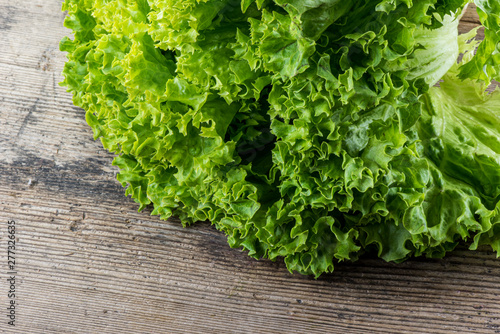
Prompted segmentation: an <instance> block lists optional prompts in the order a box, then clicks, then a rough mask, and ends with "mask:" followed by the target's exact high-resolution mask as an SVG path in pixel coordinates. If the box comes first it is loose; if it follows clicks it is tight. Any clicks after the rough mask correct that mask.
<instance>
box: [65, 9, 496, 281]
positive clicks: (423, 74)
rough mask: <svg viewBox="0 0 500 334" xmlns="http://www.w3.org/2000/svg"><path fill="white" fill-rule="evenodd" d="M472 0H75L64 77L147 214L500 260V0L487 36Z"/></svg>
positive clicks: (312, 268) (316, 251)
mask: <svg viewBox="0 0 500 334" xmlns="http://www.w3.org/2000/svg"><path fill="white" fill-rule="evenodd" d="M469 2H470V1H467V0H465V1H460V0H455V1H440V0H419V1H410V0H370V1H366V0H352V1H339V0H293V1H283V0H242V1H239V0H136V1H125V0H93V1H91V0H66V1H65V3H64V5H63V10H67V11H68V16H67V18H66V21H65V26H66V27H68V28H70V29H72V30H73V32H74V39H69V38H64V39H63V40H62V41H61V45H60V48H61V50H62V51H67V52H68V61H67V63H66V66H65V69H64V76H65V80H64V82H63V83H62V84H63V85H65V86H66V87H67V88H68V90H69V91H70V92H72V93H73V101H74V103H75V105H77V106H81V107H82V108H84V109H85V110H86V120H87V122H88V124H89V125H90V126H91V127H92V129H93V131H94V136H95V138H96V139H97V138H100V140H101V141H102V144H103V146H104V147H105V148H106V149H108V150H109V151H111V152H115V153H116V154H117V156H116V158H115V160H114V164H115V165H116V166H118V167H119V168H120V174H119V175H118V180H119V181H120V182H121V183H122V184H123V185H124V186H127V190H126V194H127V195H131V196H132V197H133V198H134V199H135V200H136V201H137V202H138V203H139V204H140V209H142V208H144V207H145V206H147V205H150V204H152V205H153V207H154V211H153V214H155V215H160V217H161V218H162V219H168V218H169V217H171V216H178V217H179V218H180V219H181V221H182V222H183V224H184V225H187V224H191V223H194V222H197V221H204V220H210V221H211V222H212V223H213V224H214V225H215V226H216V227H217V228H218V229H219V230H222V231H224V232H225V233H226V234H227V237H228V242H229V244H230V246H231V247H241V248H243V249H245V250H246V251H248V254H249V255H250V256H252V257H255V258H263V257H264V258H269V259H272V260H275V259H277V258H279V257H283V258H284V261H285V263H286V265H287V267H288V269H289V270H290V271H294V270H295V271H298V272H300V273H304V274H313V275H315V276H316V277H317V276H319V275H320V274H321V273H324V272H331V271H332V270H333V268H334V264H335V262H337V261H343V260H356V259H357V258H358V257H359V255H361V254H362V253H364V252H367V251H368V252H376V253H378V255H379V256H380V257H382V258H383V259H385V260H387V261H397V262H399V261H403V260H405V259H407V258H408V257H410V256H420V255H426V256H428V257H441V256H444V254H445V253H446V252H447V251H450V250H452V249H453V248H454V247H455V246H456V245H457V244H458V243H459V242H461V241H463V242H467V243H469V244H470V248H471V249H475V248H476V247H477V246H478V245H481V244H486V245H491V246H492V247H493V249H494V250H495V251H497V252H498V251H500V224H499V222H500V216H499V214H500V204H499V203H500V92H499V91H498V90H496V91H494V92H493V93H487V92H486V88H487V87H488V86H489V85H490V83H491V82H492V80H498V79H499V78H500V52H499V51H500V50H499V48H500V7H499V6H500V5H499V3H498V1H497V0H476V1H475V3H476V5H477V8H478V12H479V16H480V19H481V22H482V24H483V26H484V27H485V39H484V41H482V42H481V43H478V42H476V41H474V40H473V38H474V36H475V34H476V31H477V30H473V31H471V32H470V33H468V34H466V35H461V36H459V35H458V29H457V27H458V21H459V19H460V16H461V15H462V12H463V10H464V8H465V6H466V5H467V4H468V3H469ZM476 49H477V50H476ZM475 51H476V52H475ZM459 56H460V57H459ZM458 58H460V59H461V61H460V62H458V61H457V59H458ZM441 79H442V82H441V83H440V86H439V87H435V84H436V83H437V82H438V81H440V80H441Z"/></svg>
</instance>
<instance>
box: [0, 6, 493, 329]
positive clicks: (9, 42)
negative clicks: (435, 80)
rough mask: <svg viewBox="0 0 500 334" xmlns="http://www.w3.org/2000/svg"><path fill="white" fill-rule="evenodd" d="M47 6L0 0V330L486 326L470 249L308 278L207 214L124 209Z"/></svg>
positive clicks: (486, 283) (477, 261) (130, 205)
mask: <svg viewBox="0 0 500 334" xmlns="http://www.w3.org/2000/svg"><path fill="white" fill-rule="evenodd" d="M59 9H60V1H54V0H46V1H41V0H35V1H32V0H30V1H28V0H20V1H16V2H7V1H6V0H3V1H2V0H0V45H1V49H2V52H0V243H1V247H0V278H1V281H0V332H2V333H11V332H12V333H23V334H24V333H36V334H39V333H78V334H81V333H120V334H121V333H131V334H132V333H396V332H398V333H500V319H499V318H500V296H499V294H500V284H499V283H498V282H499V277H500V260H497V259H496V257H495V255H494V254H493V253H492V252H491V251H490V250H489V249H486V248H485V249H481V250H480V251H475V252H472V251H467V250H465V249H460V250H457V251H455V252H453V253H451V254H450V255H449V256H447V257H446V258H445V259H443V260H428V259H413V260H410V261H408V262H406V263H403V264H398V265H396V264H391V263H386V262H384V261H382V260H380V259H375V258H369V257H365V258H363V259H361V260H360V261H358V262H356V263H341V264H338V265H337V267H336V270H335V272H334V273H333V274H329V275H324V276H322V277H321V278H320V279H318V280H314V279H312V278H311V277H307V276H301V275H297V274H290V273H288V272H287V271H286V268H285V266H284V264H283V263H281V262H276V263H273V262H271V261H255V260H253V259H250V258H248V256H247V255H246V254H245V253H242V252H241V251H239V250H234V249H230V248H229V247H228V246H227V243H226V238H225V236H224V235H222V234H221V233H219V232H217V231H216V230H215V229H214V228H213V227H212V226H210V225H209V224H207V223H205V224H198V225H196V226H193V227H190V228H186V229H183V228H182V227H181V226H180V224H179V222H177V221H175V220H171V221H167V222H165V221H160V220H159V219H158V218H157V217H151V216H150V215H149V211H147V210H146V211H144V212H142V213H138V212H137V211H136V210H137V205H136V204H135V203H134V202H133V201H132V200H130V199H129V198H125V197H124V195H123V193H124V189H123V188H122V187H121V186H120V185H119V184H118V182H117V181H116V180H115V175H116V169H115V168H114V167H112V166H111V161H112V158H113V156H112V155H111V154H109V153H107V152H105V151H104V150H103V149H102V147H101V145H100V143H99V142H94V141H93V140H92V133H91V131H90V128H89V127H88V126H87V125H86V124H85V121H84V114H83V111H82V110H80V109H78V108H75V107H74V106H73V105H72V103H71V97H70V95H69V94H68V93H66V92H65V91H64V89H63V88H61V87H59V86H58V85H57V83H58V82H59V81H61V80H62V78H61V76H60V72H61V70H62V66H63V63H64V55H63V54H62V53H60V52H59V51H58V42H59V40H60V39H61V38H62V37H63V36H64V35H65V34H68V33H69V32H68V31H67V30H65V29H64V28H62V21H63V14H62V13H60V11H59ZM471 17H473V16H468V15H467V16H465V17H464V19H465V18H467V20H466V21H467V22H465V23H463V24H462V25H461V29H468V27H469V26H473V25H475V24H477V20H476V19H474V18H471ZM469 18H471V19H469ZM8 220H15V221H16V223H17V237H18V240H17V243H18V250H17V252H18V263H17V270H18V276H17V279H18V280H17V286H16V289H17V302H18V306H17V309H16V311H17V313H16V315H17V318H16V324H17V325H16V327H15V328H11V327H9V326H7V325H6V321H5V319H6V316H5V315H4V314H6V311H5V310H6V307H7V303H8V299H7V296H6V292H7V290H8V286H7V283H6V278H7V274H6V272H7V270H6V252H5V248H6V237H7V233H6V232H7V221H8ZM2 312H3V313H2Z"/></svg>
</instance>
